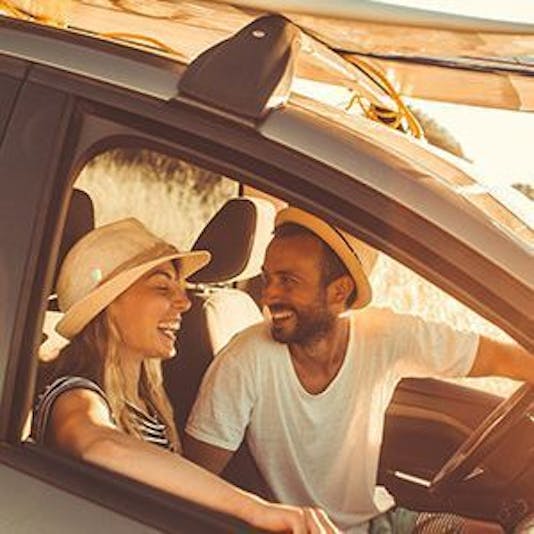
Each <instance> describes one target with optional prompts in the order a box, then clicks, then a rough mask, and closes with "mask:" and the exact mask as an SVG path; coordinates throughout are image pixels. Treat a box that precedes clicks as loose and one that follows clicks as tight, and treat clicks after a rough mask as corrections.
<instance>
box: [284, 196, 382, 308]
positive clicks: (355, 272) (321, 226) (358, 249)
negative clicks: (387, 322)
mask: <svg viewBox="0 0 534 534" xmlns="http://www.w3.org/2000/svg"><path fill="white" fill-rule="evenodd" d="M287 223H292V224H298V225H299V226H303V227H304V228H307V229H308V230H310V231H311V232H313V233H314V234H315V235H316V236H317V237H319V239H321V240H322V241H324V242H325V243H326V244H327V245H328V246H329V247H330V248H331V249H332V250H333V251H334V252H335V254H336V255H337V256H338V257H339V259H340V260H341V261H342V262H343V264H344V265H345V267H346V268H347V270H348V271H349V273H350V275H351V276H352V278H353V280H354V282H355V284H356V300H355V301H354V302H353V303H352V305H351V308H353V309H356V308H363V307H364V306H367V304H369V302H370V301H371V296H372V291H371V285H370V284H369V279H368V276H369V275H370V274H371V271H372V270H373V267H374V265H375V263H376V259H377V257H378V254H377V251H376V250H375V249H373V248H372V247H370V246H369V245H366V244H365V243H363V242H362V241H360V240H359V239H356V238H355V237H354V236H352V235H350V234H348V233H346V232H343V231H342V230H339V229H338V228H336V227H335V226H331V225H330V224H328V223H327V222H325V221H323V220H322V219H320V218H319V217H316V216H315V215H312V214H311V213H308V212H306V211H303V210H301V209H298V208H292V207H290V208H285V209H283V210H281V211H279V212H278V214H277V216H276V220H275V223H274V224H275V227H278V226H282V225H283V224H287Z"/></svg>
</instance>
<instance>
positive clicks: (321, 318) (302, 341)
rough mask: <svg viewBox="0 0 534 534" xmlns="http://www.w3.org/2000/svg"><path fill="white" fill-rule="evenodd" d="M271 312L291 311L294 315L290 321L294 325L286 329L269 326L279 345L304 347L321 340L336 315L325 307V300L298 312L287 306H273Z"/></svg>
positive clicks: (319, 300) (273, 325)
mask: <svg viewBox="0 0 534 534" xmlns="http://www.w3.org/2000/svg"><path fill="white" fill-rule="evenodd" d="M271 310H272V311H283V310H284V311H285V310H287V311H291V312H293V313H294V316H293V319H292V321H293V322H295V325H294V326H293V327H292V328H290V329H287V328H285V327H284V326H282V325H280V326H276V324H275V323H274V322H273V324H272V325H271V335H272V336H273V338H274V339H275V340H276V341H278V342H280V343H297V344H299V345H306V344H308V343H312V342H314V341H316V340H319V339H322V338H323V337H324V336H325V335H326V334H328V332H330V331H331V330H332V327H333V325H334V323H335V320H336V315H334V314H332V313H331V312H330V311H329V310H328V309H327V305H326V298H324V297H323V298H320V297H319V298H318V299H317V300H316V301H315V302H314V303H313V304H311V305H309V306H307V307H306V308H301V309H300V310H298V309H296V308H294V307H293V306H288V305H273V306H272V307H271Z"/></svg>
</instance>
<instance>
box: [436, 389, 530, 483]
mask: <svg viewBox="0 0 534 534" xmlns="http://www.w3.org/2000/svg"><path fill="white" fill-rule="evenodd" d="M529 416H530V417H531V418H532V417H533V416H534V385H532V384H523V385H522V386H521V387H520V388H519V389H518V390H517V391H515V392H514V393H513V394H512V395H511V396H510V397H509V398H508V399H505V400H504V401H503V402H502V403H501V404H499V405H498V406H497V407H496V408H495V409H494V410H493V411H492V412H491V413H490V414H489V415H488V417H486V419H484V421H483V422H482V423H481V424H480V426H478V427H477V428H476V429H475V430H474V432H473V433H472V434H471V435H470V436H469V437H468V438H467V439H466V440H465V441H464V443H463V444H462V445H461V446H460V448H459V449H458V450H457V451H456V452H455V453H454V454H453V455H452V456H451V457H450V458H449V459H448V460H447V462H446V463H445V465H444V466H443V467H442V468H441V469H440V470H439V472H438V473H437V474H436V476H435V477H434V479H433V480H432V482H431V483H430V488H429V489H430V491H432V492H436V493H447V492H448V491H450V490H451V489H452V488H453V486H454V485H455V484H457V483H458V482H461V481H462V480H464V479H465V478H466V477H467V476H468V475H469V474H470V473H472V472H473V470H474V469H475V468H476V467H478V466H479V465H480V463H481V462H482V460H483V459H484V458H485V457H486V456H487V455H488V454H489V453H490V452H492V451H493V450H495V449H496V448H497V447H499V445H500V444H501V442H502V441H503V440H504V439H506V435H507V433H508V431H509V430H510V429H511V428H513V427H514V426H515V425H516V424H517V423H518V422H519V421H520V420H521V419H523V418H524V417H529Z"/></svg>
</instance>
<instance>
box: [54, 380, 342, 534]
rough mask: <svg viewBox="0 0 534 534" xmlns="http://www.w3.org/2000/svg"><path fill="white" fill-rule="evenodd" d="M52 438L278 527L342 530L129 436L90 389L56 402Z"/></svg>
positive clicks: (317, 514) (161, 485)
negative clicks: (118, 427)
mask: <svg viewBox="0 0 534 534" xmlns="http://www.w3.org/2000/svg"><path fill="white" fill-rule="evenodd" d="M48 436H49V439H50V442H51V444H53V445H54V446H55V447H56V448H57V449H59V450H61V451H62V452H65V453H67V454H69V455H71V456H74V457H76V458H79V459H81V460H84V461H87V462H90V463H93V464H96V465H99V466H101V467H104V468H107V469H110V470H112V471H115V472H117V473H120V474H122V475H125V476H128V477H130V478H133V479H136V480H139V481H140V482H143V483H146V484H149V485H151V486H154V487H156V488H158V489H161V490H164V491H167V492H169V493H173V494H174V495H177V496H180V497H183V498H185V499H189V500H191V501H195V502H197V503H199V504H202V505H204V506H207V507H210V508H213V509H215V510H218V511H221V512H225V513H228V514H231V515H234V516H236V517H238V518H240V519H243V520H244V521H247V522H248V523H250V524H251V525H253V526H255V527H258V528H263V529H267V530H272V531H284V532H285V531H289V532H293V533H299V534H300V533H306V532H313V533H319V532H321V533H322V532H325V533H329V532H336V530H335V528H334V527H333V525H332V524H331V523H330V521H329V520H328V519H327V518H326V516H325V515H324V513H323V512H321V511H318V510H313V509H310V508H307V509H304V508H296V507H292V506H284V505H279V504H273V503H269V502H267V501H265V500H263V499H261V498H259V497H257V496H255V495H253V494H251V493H248V492H245V491H243V490H240V489H238V488H236V487H235V486H232V485H231V484H229V483H227V482H225V481H224V480H222V479H221V478H219V477H217V476H215V475H213V474H211V473H209V472H208V471H206V470H204V469H202V468H200V467H199V466H197V465H195V464H193V463H191V462H189V461H188V460H186V459H185V458H183V457H181V456H179V455H177V454H174V453H171V452H168V451H165V450H163V449H159V448H158V447H156V446H154V445H150V444H148V443H145V442H143V441H142V440H140V439H138V438H136V437H134V436H130V435H127V434H125V433H123V432H122V431H120V430H119V429H117V428H116V427H115V426H114V425H113V423H112V422H111V421H110V418H109V412H108V408H107V406H106V404H105V403H104V402H103V400H102V399H101V398H100V396H99V395H98V394H97V393H95V392H93V391H89V390H84V389H75V390H71V391H68V392H65V393H63V394H62V395H61V396H60V397H59V398H58V399H57V400H56V402H55V403H54V408H53V411H52V417H51V420H50V428H49V431H48Z"/></svg>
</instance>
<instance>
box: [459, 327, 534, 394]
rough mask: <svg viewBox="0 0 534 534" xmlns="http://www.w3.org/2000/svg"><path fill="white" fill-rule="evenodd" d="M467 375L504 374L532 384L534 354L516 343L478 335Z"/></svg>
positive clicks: (533, 380)
mask: <svg viewBox="0 0 534 534" xmlns="http://www.w3.org/2000/svg"><path fill="white" fill-rule="evenodd" d="M468 376H505V377H508V378H513V379H515V380H521V381H524V382H530V383H531V384H534V356H533V355H532V353H530V352H528V351H527V350H525V349H524V348H523V347H521V346H520V345H518V344H516V343H503V342H502V341H497V340H496V339H491V338H488V337H485V336H480V341H479V344H478V349H477V353H476V356H475V362H474V364H473V367H472V368H471V371H470V372H469V375H468Z"/></svg>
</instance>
